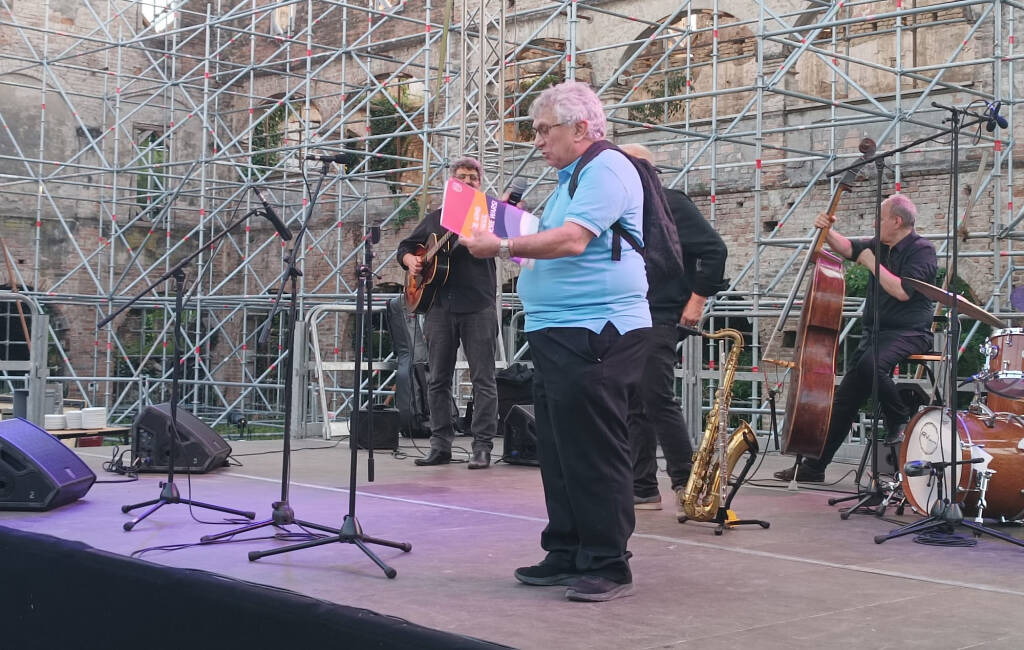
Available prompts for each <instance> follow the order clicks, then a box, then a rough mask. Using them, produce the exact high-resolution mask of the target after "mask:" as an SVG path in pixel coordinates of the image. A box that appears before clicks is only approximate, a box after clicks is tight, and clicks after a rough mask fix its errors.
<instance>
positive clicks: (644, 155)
mask: <svg viewBox="0 0 1024 650" xmlns="http://www.w3.org/2000/svg"><path fill="white" fill-rule="evenodd" d="M619 149H622V150H623V151H625V152H626V153H628V154H629V155H631V156H633V157H634V158H641V159H643V160H646V161H647V162H649V163H651V164H652V165H653V164H654V154H653V153H652V152H651V150H650V149H648V148H647V147H645V146H643V145H642V144H636V143H635V142H631V143H630V144H624V145H622V146H620V147H619Z"/></svg>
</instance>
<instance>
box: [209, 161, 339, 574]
mask: <svg viewBox="0 0 1024 650" xmlns="http://www.w3.org/2000/svg"><path fill="white" fill-rule="evenodd" d="M329 167H330V163H329V162H328V161H324V163H323V166H322V167H321V169H320V177H319V178H318V179H317V185H316V188H315V189H313V190H312V191H311V192H310V200H309V203H308V205H307V210H306V218H305V220H304V221H303V223H302V227H301V228H299V232H298V234H297V235H296V236H295V243H294V244H293V245H292V248H291V250H290V251H288V255H287V256H286V257H285V259H284V262H285V266H286V267H287V268H286V269H285V271H284V274H283V276H282V278H281V282H280V283H279V285H278V288H277V296H275V298H274V304H273V306H272V307H271V310H270V315H269V316H268V317H267V320H266V321H265V322H264V324H263V330H262V331H261V332H260V337H259V339H258V340H257V342H256V345H257V347H260V348H265V347H266V345H267V342H268V340H269V338H270V326H271V325H272V324H273V322H274V318H275V317H276V316H277V313H278V309H279V308H280V306H281V301H282V297H283V295H284V288H285V286H286V285H288V286H289V291H290V294H289V298H288V333H287V334H286V336H285V341H286V342H287V345H288V354H287V356H285V360H284V365H285V370H284V376H285V377H286V378H287V379H286V380H285V384H284V443H283V444H284V447H283V449H282V453H281V500H280V501H274V502H273V503H272V504H271V505H270V518H269V519H264V520H263V521H258V522H255V523H252V524H248V525H245V526H242V527H241V528H234V529H232V530H227V531H224V532H222V533H217V534H215V535H203V536H202V537H200V538H199V541H200V542H203V543H206V542H215V541H217V540H220V539H226V538H230V537H233V536H235V535H238V534H241V533H247V532H249V531H251V530H258V529H260V528H265V527H267V526H274V527H275V528H282V527H284V526H288V525H291V524H298V525H299V526H301V527H303V528H312V529H314V530H319V531H323V532H325V533H333V534H337V533H339V532H340V531H339V530H338V529H336V528H331V527H329V526H324V525H322V524H315V523H312V522H309V521H302V520H300V519H296V518H295V511H294V510H293V509H292V506H291V504H290V503H289V502H288V491H289V488H290V485H291V466H292V444H291V443H292V408H293V406H292V381H291V378H292V371H293V369H294V367H295V354H296V350H295V323H296V319H297V318H298V309H297V300H298V295H299V288H298V279H299V277H301V276H302V271H300V270H299V255H300V253H301V251H302V241H303V239H304V238H305V235H306V232H307V230H308V229H309V221H310V218H311V217H312V214H313V208H314V207H315V206H316V202H317V198H318V197H319V195H320V188H321V186H322V185H323V182H324V178H325V177H326V176H327V170H328V169H329ZM289 236H290V235H289ZM252 518H253V517H250V519H252ZM250 559H251V558H250Z"/></svg>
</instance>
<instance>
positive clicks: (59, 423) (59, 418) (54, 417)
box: [43, 413, 68, 431]
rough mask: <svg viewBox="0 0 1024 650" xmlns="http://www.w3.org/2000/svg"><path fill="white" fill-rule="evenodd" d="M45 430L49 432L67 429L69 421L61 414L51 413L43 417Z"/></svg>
mask: <svg viewBox="0 0 1024 650" xmlns="http://www.w3.org/2000/svg"><path fill="white" fill-rule="evenodd" d="M43 428H44V429H46V430H47V431H56V430H57V429H67V428H68V421H67V420H66V419H65V418H64V416H63V415H61V414H59V413H49V414H47V415H44V416H43Z"/></svg>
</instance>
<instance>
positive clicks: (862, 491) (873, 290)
mask: <svg viewBox="0 0 1024 650" xmlns="http://www.w3.org/2000/svg"><path fill="white" fill-rule="evenodd" d="M895 153H896V152H895V151H890V152H888V153H886V154H883V155H880V156H875V157H874V158H872V160H873V161H874V163H875V245H874V247H873V249H872V252H873V253H874V255H875V269H874V275H875V281H874V282H869V283H868V291H869V292H870V296H871V304H872V305H873V306H874V314H872V319H871V329H870V330H869V335H870V336H871V360H872V367H874V368H875V369H876V370H875V372H873V373H872V374H871V405H872V413H871V437H870V438H869V440H868V444H867V447H865V449H864V454H863V455H862V456H861V459H860V464H859V465H858V466H857V478H856V483H857V493H856V494H854V495H853V496H848V497H842V498H830V499H829V500H828V504H829V505H830V506H834V505H836V504H837V503H841V502H844V501H852V500H854V499H856V500H857V502H856V503H855V504H853V505H852V506H849V507H848V508H843V509H841V510H840V512H839V518H840V519H842V520H844V521H845V520H847V519H849V518H850V515H851V514H853V513H855V512H862V511H861V508H872V507H873V506H879V508H878V509H876V510H869V512H874V514H876V515H878V516H879V517H880V516H882V513H883V512H884V507H882V506H880V504H881V503H882V502H883V501H884V499H885V495H884V494H883V493H882V486H881V484H880V483H879V482H878V454H877V453H876V451H875V450H876V448H877V446H878V413H879V411H880V409H881V405H880V404H879V402H878V371H877V368H878V331H879V329H880V321H879V313H878V297H879V295H880V293H879V292H880V291H881V286H880V285H881V281H880V280H879V275H880V271H881V265H882V257H881V250H882V179H883V176H884V174H885V159H886V158H887V157H889V156H892V155H894V154H895ZM834 173H838V172H834ZM868 454H870V455H871V471H870V476H871V478H870V480H869V482H868V485H867V486H864V485H863V484H862V483H861V481H862V480H863V478H864V470H865V467H866V465H867V457H868Z"/></svg>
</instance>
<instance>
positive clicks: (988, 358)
mask: <svg viewBox="0 0 1024 650" xmlns="http://www.w3.org/2000/svg"><path fill="white" fill-rule="evenodd" d="M909 282H913V283H914V288H916V289H918V290H919V291H921V292H922V293H924V294H925V295H927V296H928V297H929V298H931V299H933V300H936V301H938V302H940V303H942V304H944V305H946V306H952V302H953V301H954V300H957V301H958V303H957V309H958V311H959V312H960V313H961V314H964V315H966V316H969V317H971V318H974V319H976V320H980V321H982V322H985V323H988V324H990V325H992V326H994V327H997V328H998V329H995V330H993V331H992V334H991V335H990V336H989V337H988V339H987V340H986V341H985V343H984V345H982V346H981V352H982V354H983V355H984V357H985V367H984V369H983V370H982V371H981V372H979V373H978V374H977V375H975V376H974V377H972V378H971V379H970V380H968V381H973V382H974V385H975V399H974V401H973V402H972V403H971V405H970V406H969V407H968V409H967V410H966V411H957V412H956V413H955V414H954V415H955V417H951V413H950V411H949V409H947V408H945V407H941V406H928V407H925V408H923V409H922V410H920V411H919V412H918V413H917V414H916V415H915V416H914V417H913V418H912V419H911V420H910V422H909V423H908V424H907V427H906V429H905V430H904V439H903V443H902V445H901V447H900V454H899V467H900V469H901V470H903V468H905V467H907V463H911V462H913V461H921V462H923V463H925V464H927V465H928V466H934V467H939V468H941V469H939V470H938V472H945V475H944V477H943V479H942V481H943V484H944V485H945V486H946V489H947V490H950V489H952V488H953V487H954V486H955V487H956V489H955V493H954V495H953V497H952V500H953V501H954V502H956V503H959V504H960V506H961V508H962V509H963V513H964V515H965V516H970V517H973V518H974V521H975V522H977V523H978V524H980V523H981V522H982V517H987V518H989V519H995V520H997V521H1000V522H1020V521H1021V520H1024V328H1018V327H1006V324H1005V323H1003V322H1002V321H1001V320H999V319H998V318H996V317H995V316H993V315H992V314H989V313H988V312H987V311H985V310H984V309H981V308H980V307H977V306H976V305H973V304H972V303H970V302H967V301H966V300H964V299H963V298H962V297H960V296H955V297H954V294H951V293H948V292H946V291H943V290H942V289H939V288H938V287H934V286H932V285H930V284H926V283H923V282H917V281H909ZM982 389H984V390H985V391H987V393H988V394H987V397H985V398H984V399H983V398H982V397H981V395H982V392H983V390H982ZM954 420H955V422H954ZM954 436H955V437H956V445H955V446H954V444H953V440H952V438H953V437H954ZM954 449H955V450H956V451H955V454H956V455H957V457H956V458H949V456H950V454H951V453H954V452H953V451H952V450H954ZM951 460H955V461H956V464H955V465H954V466H953V467H949V466H947V465H946V463H948V462H950V461H951ZM934 473H935V470H933V471H932V473H923V474H919V475H916V476H911V475H909V474H911V472H906V471H901V474H902V478H901V487H902V489H903V494H904V496H905V498H906V501H907V503H908V504H909V505H910V507H911V508H913V510H914V511H915V512H917V513H918V514H922V515H925V516H927V515H928V514H929V513H930V512H931V509H932V506H933V504H934V502H935V500H936V499H937V498H938V496H939V495H938V494H937V484H938V481H937V480H936V478H937V477H936V476H934V475H933V474H934ZM954 473H955V476H954Z"/></svg>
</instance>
